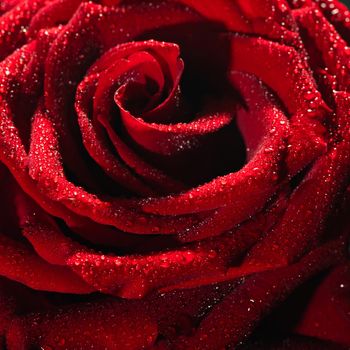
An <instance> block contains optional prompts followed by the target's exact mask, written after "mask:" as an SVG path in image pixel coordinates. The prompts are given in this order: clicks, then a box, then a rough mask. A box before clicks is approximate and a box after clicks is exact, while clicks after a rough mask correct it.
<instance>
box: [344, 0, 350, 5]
mask: <svg viewBox="0 0 350 350" xmlns="http://www.w3.org/2000/svg"><path fill="white" fill-rule="evenodd" d="M342 1H343V3H344V4H345V5H347V6H348V7H350V0H342Z"/></svg>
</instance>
